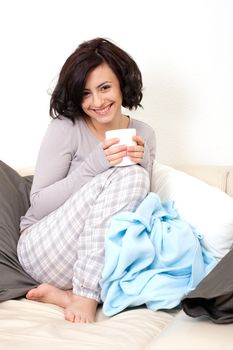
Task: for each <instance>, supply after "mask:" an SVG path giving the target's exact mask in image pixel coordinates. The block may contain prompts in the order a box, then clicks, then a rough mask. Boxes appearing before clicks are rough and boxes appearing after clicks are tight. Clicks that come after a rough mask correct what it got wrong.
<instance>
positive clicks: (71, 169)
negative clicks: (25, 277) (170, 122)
mask: <svg viewBox="0 0 233 350" xmlns="http://www.w3.org/2000/svg"><path fill="white" fill-rule="evenodd" d="M128 127H129V128H135V129H136V131H137V134H138V135H140V136H141V137H142V138H143V139H144V141H145V148H144V158H143V160H142V162H141V163H140V164H141V165H142V166H143V167H144V168H145V169H147V170H148V172H149V174H151V171H152V165H153V161H154V158H155V133H154V130H153V129H152V128H151V127H150V126H149V125H148V124H146V123H144V122H141V121H139V120H136V119H133V118H130V120H129V125H128ZM110 167H111V165H110V164H109V162H108V160H107V158H106V156H105V154H104V152H103V148H102V143H101V142H100V141H99V140H97V138H96V137H95V136H94V134H92V132H91V131H90V129H89V128H88V126H87V124H86V122H85V120H84V119H80V120H78V121H76V122H75V124H73V123H72V121H70V120H69V119H67V118H61V119H53V120H52V121H51V122H50V124H49V126H48V129H47V132H46V134H45V136H44V138H43V140H42V144H41V147H40V151H39V155H38V159H37V163H36V169H35V175H34V179H33V184H32V189H31V195H30V201H31V206H30V208H29V209H28V211H27V213H26V214H25V216H23V217H21V223H20V229H21V231H22V230H24V229H25V228H27V227H29V226H31V225H32V224H34V223H36V222H37V221H39V220H41V219H42V218H43V217H45V216H46V215H48V214H49V213H51V212H52V211H54V210H56V209H57V208H59V207H60V206H61V205H62V204H63V203H64V202H65V201H66V200H67V199H68V198H69V197H70V196H71V195H72V194H73V193H75V192H76V191H78V190H79V189H80V188H81V187H82V186H83V185H84V184H86V183H87V182H88V181H90V180H91V179H92V178H93V177H94V176H96V175H97V174H99V173H101V172H103V171H105V170H107V169H108V168H110Z"/></svg>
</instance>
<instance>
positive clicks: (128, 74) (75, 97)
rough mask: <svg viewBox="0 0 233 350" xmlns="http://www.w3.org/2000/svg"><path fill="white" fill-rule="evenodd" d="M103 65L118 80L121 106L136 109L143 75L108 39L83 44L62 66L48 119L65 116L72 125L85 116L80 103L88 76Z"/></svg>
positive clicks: (125, 54)
mask: <svg viewBox="0 0 233 350" xmlns="http://www.w3.org/2000/svg"><path fill="white" fill-rule="evenodd" d="M103 63H106V64H108V66H109V67H110V68H111V69H112V71H113V72H114V73H115V75H116V76H117V78H118V80H119V83H120V89H121V93H122V106H123V107H126V108H128V109H129V110H132V109H137V107H138V106H140V107H142V105H141V104H140V102H141V100H142V96H143V94H142V75H141V72H140V70H139V68H138V66H137V64H136V62H135V61H134V60H133V59H132V58H131V57H130V55H128V54H127V53H126V52H125V51H124V50H122V49H121V48H119V47H118V46H116V45H115V44H113V43H112V42H110V41H109V40H107V39H103V38H95V39H92V40H89V41H85V42H83V43H82V44H80V45H79V46H78V48H77V49H76V50H75V51H74V52H73V53H72V54H71V55H70V56H69V57H68V59H67V60H66V62H65V63H64V65H63V67H62V69H61V71H60V74H59V78H58V82H57V84H56V87H55V89H54V90H53V92H52V96H51V100H50V110H49V112H50V116H51V117H52V118H59V117H60V116H65V117H67V118H69V119H71V120H72V121H73V122H74V121H75V120H76V119H78V118H80V117H83V116H84V113H83V110H82V107H81V103H82V99H83V90H84V87H85V83H86V79H87V77H88V74H89V73H90V72H91V71H92V70H93V69H95V68H96V67H98V66H99V65H101V64H103Z"/></svg>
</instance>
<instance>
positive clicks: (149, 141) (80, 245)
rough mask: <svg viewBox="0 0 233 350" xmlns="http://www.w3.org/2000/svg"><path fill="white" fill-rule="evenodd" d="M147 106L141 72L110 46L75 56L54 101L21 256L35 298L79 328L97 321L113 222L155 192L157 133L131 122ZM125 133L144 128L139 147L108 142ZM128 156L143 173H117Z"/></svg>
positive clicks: (90, 46)
mask: <svg viewBox="0 0 233 350" xmlns="http://www.w3.org/2000/svg"><path fill="white" fill-rule="evenodd" d="M141 99H142V78H141V73H140V70H139V68H138V66H137V64H136V63H135V61H134V60H133V59H132V58H131V57H130V56H129V55H128V54H127V53H126V52H125V51H124V50H122V49H121V48H119V47H118V46H116V45H115V44H114V43H112V42H110V41H109V40H106V39H103V38H96V39H93V40H90V41H87V42H83V43H82V44H81V45H79V47H78V48H77V49H76V50H75V51H74V53H72V54H71V55H70V57H68V59H67V60H66V62H65V63H64V65H63V67H62V69H61V72H60V75H59V79H58V82H57V85H56V87H55V89H54V91H53V93H52V96H51V103H50V115H51V117H52V118H53V119H52V121H51V122H50V124H49V126H48V129H47V132H46V134H45V136H44V139H43V141H42V144H41V147H40V151H39V155H38V159H37V164H36V169H35V175H34V180H33V184H32V189H31V206H30V208H29V210H28V211H27V213H26V215H25V216H24V217H22V218H21V227H20V228H21V235H20V239H19V243H18V257H19V260H20V263H21V264H22V266H23V268H24V269H25V271H26V272H27V273H28V274H30V275H31V276H32V277H33V278H34V279H36V280H37V281H38V282H39V285H38V287H37V288H34V289H31V290H30V291H29V292H28V293H27V295H26V297H27V298H28V299H31V300H37V301H41V302H45V303H52V304H55V305H58V306H61V307H63V308H64V314H65V319H66V320H68V321H71V322H81V323H83V322H93V321H94V320H95V314H96V309H97V306H98V303H99V302H101V300H100V286H99V282H100V279H101V273H102V270H103V264H104V239H105V235H106V234H107V232H108V228H109V225H110V220H111V217H112V216H113V215H114V214H116V213H118V212H120V211H123V210H130V211H133V210H135V209H136V207H137V206H138V205H139V203H140V202H141V201H142V200H143V199H144V198H145V196H146V195H147V193H148V191H149V187H150V174H151V170H152V165H153V161H154V158H155V135H154V131H153V129H152V128H151V127H150V126H149V125H147V124H146V123H143V122H140V121H138V120H136V119H133V118H130V117H128V116H127V115H124V114H123V113H122V106H123V107H125V108H128V109H129V110H132V109H136V108H137V107H138V106H141V105H140V102H141ZM122 128H135V129H136V131H137V135H136V136H134V141H135V142H136V145H135V146H130V147H129V146H128V147H127V146H124V145H121V146H117V143H118V141H119V140H118V139H116V138H114V139H111V140H108V141H106V140H105V131H107V130H112V129H122ZM112 145H114V146H115V147H111V146H112ZM126 155H127V156H129V157H130V158H131V160H132V161H133V163H135V165H131V166H125V167H117V164H119V163H120V162H121V161H122V158H123V157H124V156H126Z"/></svg>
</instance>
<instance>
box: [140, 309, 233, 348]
mask: <svg viewBox="0 0 233 350" xmlns="http://www.w3.org/2000/svg"><path fill="white" fill-rule="evenodd" d="M170 349H174V350H199V349H200V350H204V349H205V350H232V349H233V324H226V325H219V324H214V323H213V322H211V321H209V320H208V319H204V318H203V319H193V318H191V317H188V316H186V315H185V314H184V312H183V311H181V312H180V313H179V314H178V315H177V316H176V319H175V322H172V323H171V324H170V325H169V326H168V327H167V329H166V330H165V331H164V332H163V333H162V334H161V335H160V336H159V337H158V338H155V339H154V340H153V341H152V342H151V343H150V344H149V345H148V346H147V347H146V348H145V350H170Z"/></svg>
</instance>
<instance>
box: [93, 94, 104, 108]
mask: <svg viewBox="0 0 233 350" xmlns="http://www.w3.org/2000/svg"><path fill="white" fill-rule="evenodd" d="M92 98H93V100H92V103H93V105H94V107H100V106H102V104H103V99H102V96H101V95H100V94H98V93H96V94H93V95H92Z"/></svg>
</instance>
